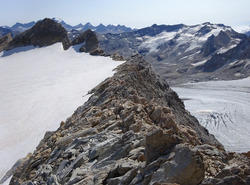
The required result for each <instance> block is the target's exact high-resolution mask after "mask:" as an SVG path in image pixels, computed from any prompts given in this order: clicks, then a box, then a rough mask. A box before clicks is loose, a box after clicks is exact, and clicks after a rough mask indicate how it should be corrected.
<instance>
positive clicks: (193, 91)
mask: <svg viewBox="0 0 250 185" xmlns="http://www.w3.org/2000/svg"><path fill="white" fill-rule="evenodd" d="M173 89H174V90H175V91H176V92H177V93H178V95H179V96H180V98H182V99H183V100H184V104H185V106H186V109H187V110H189V111H190V112H191V114H193V115H194V116H195V117H196V118H197V119H198V120H199V122H200V124H201V125H203V126H205V127H206V128H207V129H208V130H209V132H210V133H212V134H214V135H215V137H216V138H217V139H218V140H219V141H220V142H221V143H222V144H223V145H224V146H225V149H226V150H227V151H235V152H247V151H250V101H249V100H250V77H249V78H245V79H242V80H234V81H214V82H200V83H189V84H185V85H182V86H179V87H174V88H173Z"/></svg>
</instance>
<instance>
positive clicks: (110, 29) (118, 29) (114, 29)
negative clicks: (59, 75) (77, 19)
mask: <svg viewBox="0 0 250 185" xmlns="http://www.w3.org/2000/svg"><path fill="white" fill-rule="evenodd" d="M52 20H54V21H55V22H57V23H59V24H61V25H62V26H63V27H64V28H65V29H66V30H67V31H68V32H73V33H75V32H77V33H78V34H79V33H80V32H83V31H86V30H88V29H91V30H92V31H95V32H97V33H102V34H105V33H113V34H117V33H123V32H130V31H133V29H132V28H130V27H126V26H124V25H119V24H118V25H111V24H109V25H107V26H105V25H103V24H99V25H98V26H93V25H92V24H91V23H89V22H88V23H86V24H84V25H83V24H78V25H76V26H71V25H69V24H67V23H66V22H64V21H63V20H62V19H59V18H52ZM35 24H36V22H35V21H32V22H29V23H24V24H23V23H20V22H17V23H16V24H14V25H13V26H11V27H9V26H0V37H2V36H4V35H6V34H8V33H11V35H13V36H14V35H17V34H18V33H21V32H24V31H26V30H28V29H30V28H31V27H32V26H34V25H35Z"/></svg>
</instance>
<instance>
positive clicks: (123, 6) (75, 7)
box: [0, 0, 250, 28]
mask: <svg viewBox="0 0 250 185" xmlns="http://www.w3.org/2000/svg"><path fill="white" fill-rule="evenodd" d="M0 5H1V11H0V25H8V26H11V25H13V24H14V23H16V22H23V23H26V22H30V21H33V20H35V21H36V20H39V19H43V18H45V17H49V18H52V17H58V18H62V19H63V20H64V21H65V22H67V23H69V24H71V25H76V24H78V23H86V22H91V23H92V24H93V25H98V24H100V23H103V24H105V25H107V24H122V25H127V26H131V27H135V28H142V27H146V26H151V25H152V24H154V23H156V24H179V23H184V24H187V25H194V24H199V23H203V22H211V23H223V24H225V25H229V26H243V25H250V0H0Z"/></svg>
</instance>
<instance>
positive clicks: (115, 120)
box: [10, 55, 250, 185]
mask: <svg viewBox="0 0 250 185" xmlns="http://www.w3.org/2000/svg"><path fill="white" fill-rule="evenodd" d="M116 70H117V72H116V74H115V75H114V76H113V77H111V78H108V79H106V80H105V81H104V82H102V83H101V84H99V85H98V86H97V87H96V88H94V89H93V90H92V91H91V92H90V93H93V95H92V96H91V97H90V99H89V100H88V101H87V102H86V103H85V104H84V105H83V106H81V107H79V108H78V109H77V110H76V111H75V112H74V114H73V115H72V116H71V117H70V118H68V119H67V120H66V122H62V123H61V125H60V127H59V128H58V130H57V131H54V132H47V133H46V134H45V137H44V139H43V140H42V141H41V142H40V144H39V145H38V147H37V149H36V151H34V153H33V154H28V156H27V157H26V158H25V159H23V161H22V162H21V165H20V166H19V167H18V168H17V170H15V173H14V174H13V177H12V180H11V182H10V184H22V185H28V184H29V185H34V184H131V185H132V184H138V185H139V184H140V185H141V184H145V185H146V184H151V185H153V184H154V185H157V184H171V183H172V184H181V185H182V184H185V185H189V184H190V185H193V184H204V185H205V184H206V185H210V184H249V182H250V167H249V159H248V158H246V157H244V156H243V155H240V154H236V153H226V152H225V150H224V149H223V147H222V145H221V144H220V143H219V142H218V141H217V140H216V139H215V138H214V137H213V136H212V135H210V134H209V133H208V131H207V130H206V129H205V128H203V127H202V126H200V125H199V123H198V121H197V120H196V119H195V118H194V117H193V116H191V115H190V114H189V112H187V111H186V110H185V108H184V104H183V102H182V101H181V100H180V99H179V98H178V96H177V94H176V93H175V92H174V91H172V90H171V89H170V87H169V85H168V84H167V83H166V82H165V80H164V79H162V78H161V77H159V76H158V75H156V74H155V72H154V71H153V70H152V68H151V66H150V64H149V63H148V62H146V61H145V60H143V59H142V58H141V57H140V56H138V55H136V56H133V57H132V58H130V59H129V60H128V61H127V62H126V63H124V64H122V65H121V66H119V67H118V68H117V69H116Z"/></svg>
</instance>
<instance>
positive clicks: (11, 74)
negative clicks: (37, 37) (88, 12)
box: [0, 43, 122, 179]
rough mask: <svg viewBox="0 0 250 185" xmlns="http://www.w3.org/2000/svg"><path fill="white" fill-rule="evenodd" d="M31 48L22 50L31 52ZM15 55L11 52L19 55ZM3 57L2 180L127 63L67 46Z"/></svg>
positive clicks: (0, 63) (0, 73)
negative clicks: (106, 79) (90, 92)
mask: <svg viewBox="0 0 250 185" xmlns="http://www.w3.org/2000/svg"><path fill="white" fill-rule="evenodd" d="M26 49H31V47H23V48H17V49H15V50H26ZM15 50H12V51H11V52H15ZM2 55H3V52H2V53H0V102H1V103H0V179H1V178H2V177H3V175H4V174H5V173H6V171H7V170H8V169H10V168H11V167H12V165H13V164H14V163H15V162H16V161H17V160H18V159H20V158H22V157H25V156H26V155H27V154H28V152H32V151H33V150H34V149H35V147H36V146H37V145H38V143H39V141H40V140H41V139H42V138H43V136H44V134H45V132H46V131H48V130H49V131H52V130H56V129H57V128H58V127H59V125H60V122H61V121H65V120H66V119H67V118H68V117H70V116H71V114H72V113H73V112H74V110H76V108H77V107H78V106H80V105H82V104H83V103H84V102H85V101H86V100H87V99H88V98H89V95H88V96H85V95H86V94H87V93H88V91H89V90H91V89H92V88H93V87H95V86H96V85H98V84H99V83H100V82H102V81H103V80H104V79H105V78H107V77H109V76H112V75H113V73H114V71H112V70H113V69H114V68H115V67H116V66H118V65H119V64H121V63H122V62H116V61H113V60H112V59H111V58H108V57H97V56H95V57H94V56H90V55H89V54H86V53H77V52H76V51H75V50H74V49H73V48H70V49H69V50H67V51H64V50H63V49H62V44H61V43H57V44H54V45H52V46H49V47H43V48H32V49H31V50H28V51H24V52H18V53H14V54H12V55H10V56H6V57H3V56H2Z"/></svg>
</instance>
